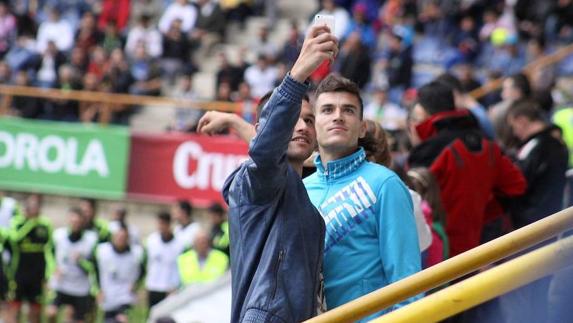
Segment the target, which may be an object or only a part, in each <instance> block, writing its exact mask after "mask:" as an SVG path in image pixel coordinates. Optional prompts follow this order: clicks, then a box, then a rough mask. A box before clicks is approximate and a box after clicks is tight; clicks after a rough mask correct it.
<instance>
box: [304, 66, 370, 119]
mask: <svg viewBox="0 0 573 323" xmlns="http://www.w3.org/2000/svg"><path fill="white" fill-rule="evenodd" d="M328 92H347V93H350V94H352V95H354V96H356V98H357V99H358V103H359V104H360V106H359V108H360V113H359V114H360V120H362V118H363V117H364V105H363V103H362V97H361V96H360V88H359V87H358V85H357V84H356V83H354V82H352V81H351V80H349V79H347V78H345V77H342V76H339V75H336V74H330V75H328V76H327V77H326V78H325V79H324V80H322V81H321V82H320V84H318V87H317V88H316V92H315V96H314V97H315V98H317V99H318V97H319V96H320V95H321V94H322V93H328Z"/></svg>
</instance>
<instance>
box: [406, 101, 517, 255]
mask: <svg viewBox="0 0 573 323" xmlns="http://www.w3.org/2000/svg"><path fill="white" fill-rule="evenodd" d="M417 131H418V135H419V136H420V138H421V139H422V140H423V142H422V144H420V145H418V146H417V147H415V148H414V149H413V150H412V152H411V155H410V158H409V165H410V166H411V167H428V168H429V169H430V171H431V172H432V173H433V174H434V176H435V177H436V180H437V181H438V185H439V186H440V194H441V199H442V204H443V205H444V209H445V211H446V233H447V235H448V238H449V243H450V257H452V256H455V255H457V254H460V253H462V252H465V251H467V250H469V249H471V248H474V247H476V246H478V245H479V243H480V238H481V233H482V229H483V225H484V223H485V220H486V207H487V205H488V203H489V202H490V200H491V199H492V197H502V196H503V197H507V196H517V195H520V194H522V193H523V192H524V191H525V188H526V182H525V178H524V177H523V175H522V173H521V171H520V170H519V168H517V166H515V165H514V164H513V163H512V162H511V161H510V160H509V158H507V157H506V156H504V155H503V153H502V152H501V149H500V148H499V147H498V146H497V145H496V144H495V143H493V142H491V141H489V140H487V139H485V137H484V136H483V135H482V134H481V131H480V130H479V126H478V124H477V121H476V120H475V118H474V117H473V116H472V115H471V114H470V113H469V111H467V110H456V111H450V112H444V113H438V114H436V115H434V116H432V117H431V118H430V119H428V120H426V121H425V122H423V123H422V124H420V125H419V126H418V127H417Z"/></svg>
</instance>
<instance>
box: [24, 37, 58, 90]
mask: <svg viewBox="0 0 573 323" xmlns="http://www.w3.org/2000/svg"><path fill="white" fill-rule="evenodd" d="M65 61H66V57H65V55H64V54H63V53H62V52H61V51H59V50H58V48H57V47H56V43H55V42H53V41H48V44H47V47H46V50H45V51H44V52H43V54H42V56H37V57H35V59H34V62H33V63H32V68H33V69H34V70H35V71H36V83H37V86H39V87H44V88H46V87H55V86H56V84H57V82H58V71H59V70H60V67H61V66H62V65H63V64H64V63H65Z"/></svg>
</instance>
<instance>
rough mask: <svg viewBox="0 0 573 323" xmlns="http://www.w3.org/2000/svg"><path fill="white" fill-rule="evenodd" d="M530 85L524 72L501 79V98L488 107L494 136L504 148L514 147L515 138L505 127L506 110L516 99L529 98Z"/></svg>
mask: <svg viewBox="0 0 573 323" xmlns="http://www.w3.org/2000/svg"><path fill="white" fill-rule="evenodd" d="M530 96H531V86H530V84H529V80H528V78H527V76H525V74H521V73H520V74H515V75H512V76H510V77H508V78H506V79H505V80H504V81H503V85H502V91H501V98H502V101H501V102H499V103H498V104H496V105H494V106H492V107H491V108H490V109H489V118H490V119H491V122H492V123H493V127H494V130H495V137H496V141H497V142H498V144H499V145H500V146H501V147H502V148H503V149H504V150H511V149H514V148H515V145H516V144H517V143H516V140H515V139H514V136H513V134H512V132H511V129H509V128H508V127H507V123H506V122H507V110H508V109H509V107H510V106H511V105H512V104H513V103H514V102H516V101H518V100H529V97H530Z"/></svg>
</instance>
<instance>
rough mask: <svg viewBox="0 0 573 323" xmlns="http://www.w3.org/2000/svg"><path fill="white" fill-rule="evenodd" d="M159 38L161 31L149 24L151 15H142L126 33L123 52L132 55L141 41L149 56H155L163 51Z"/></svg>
mask: <svg viewBox="0 0 573 323" xmlns="http://www.w3.org/2000/svg"><path fill="white" fill-rule="evenodd" d="M161 39H162V38H161V33H160V32H159V30H157V28H155V27H154V26H153V25H152V24H151V17H150V16H148V15H142V16H141V17H140V18H139V22H138V24H137V25H136V26H134V27H133V28H131V30H130V31H129V33H128V34H127V42H126V43H125V52H126V54H127V55H128V56H129V57H134V56H135V51H136V49H137V47H138V46H139V45H140V44H142V43H143V45H144V46H145V49H146V50H147V53H148V54H149V56H151V57H153V58H157V57H159V56H161V54H162V53H163V47H162V46H163V43H162V40H161Z"/></svg>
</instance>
